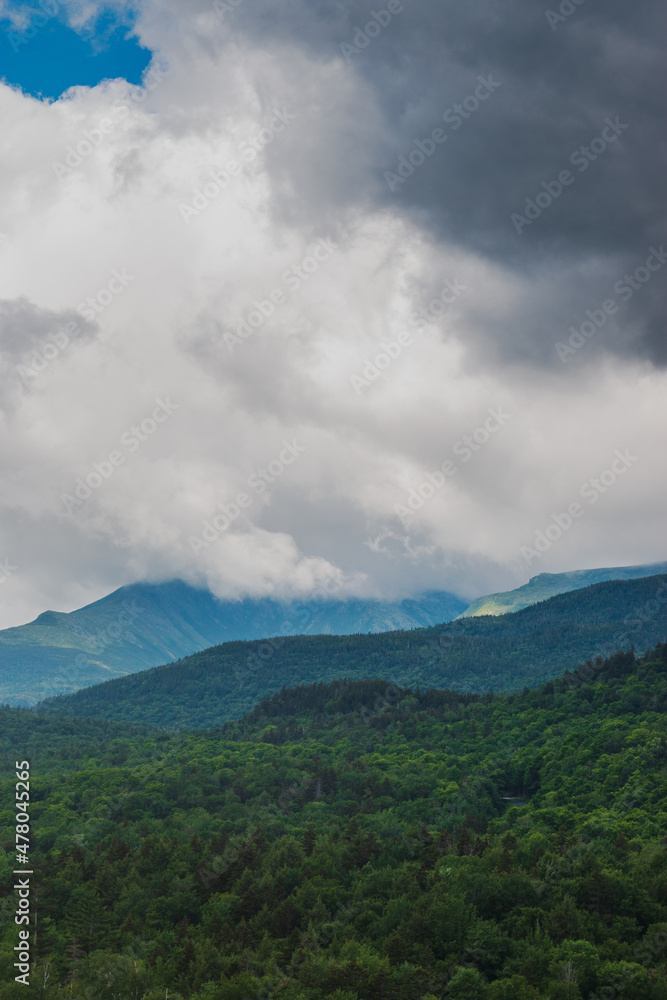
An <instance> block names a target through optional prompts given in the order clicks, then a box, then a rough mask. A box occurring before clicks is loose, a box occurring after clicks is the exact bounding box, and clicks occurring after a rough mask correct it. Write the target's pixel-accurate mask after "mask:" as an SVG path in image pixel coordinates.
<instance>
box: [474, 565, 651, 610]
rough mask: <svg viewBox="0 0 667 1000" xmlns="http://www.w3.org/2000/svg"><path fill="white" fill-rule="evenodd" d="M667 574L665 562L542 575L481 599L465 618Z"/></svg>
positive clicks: (518, 608) (475, 602) (525, 606)
mask: <svg viewBox="0 0 667 1000" xmlns="http://www.w3.org/2000/svg"><path fill="white" fill-rule="evenodd" d="M665 572H667V563H664V562H662V563H653V564H652V565H650V566H615V567H611V568H607V569H576V570H572V571H571V572H569V573H539V574H538V575H537V576H534V577H532V578H531V579H530V580H529V581H528V583H524V585H523V586H522V587H517V588H516V589H515V590H506V591H503V592H502V593H500V594H488V595H487V596H486V597H478V598H477V600H475V601H473V602H472V604H470V605H469V607H468V608H467V609H466V610H465V611H464V612H462V614H461V618H472V617H473V616H474V615H505V614H509V613H510V612H512V611H521V609H522V608H527V607H529V606H530V605H531V604H536V603H537V602H538V601H547V600H549V598H550V597H555V596H556V594H565V593H567V592H568V591H570V590H580V589H581V588H583V587H590V586H592V585H593V584H594V583H604V582H605V581H607V580H636V579H638V578H639V577H642V576H659V575H660V574H663V573H665Z"/></svg>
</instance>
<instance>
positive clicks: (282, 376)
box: [0, 0, 667, 627]
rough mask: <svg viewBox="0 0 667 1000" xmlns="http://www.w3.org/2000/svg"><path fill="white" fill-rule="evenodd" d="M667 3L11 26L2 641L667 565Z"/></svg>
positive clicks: (306, 0) (430, 7)
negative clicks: (86, 615)
mask: <svg viewBox="0 0 667 1000" xmlns="http://www.w3.org/2000/svg"><path fill="white" fill-rule="evenodd" d="M664 25H665V17H664V12H663V11H662V10H661V5H659V4H658V2H657V0H655V2H654V0H639V2H637V3H635V4H633V5H632V6H631V5H628V4H625V3H621V2H620V0H607V2H605V3H604V4H602V3H601V2H600V0H579V2H578V3H575V2H574V0H572V2H570V0H563V2H562V3H561V4H560V5H558V4H556V5H554V6H553V7H551V8H549V7H548V6H542V5H541V4H536V3H535V0H513V2H510V3H507V2H505V3H500V2H496V0H471V2H469V3H466V4H463V3H454V2H451V0H401V2H399V0H378V4H377V5H375V6H372V5H371V6H369V5H368V4H366V3H365V2H361V0H337V2H326V0H228V2H226V0H216V2H215V3H211V2H205V0H187V2H186V0H159V2H158V0H138V2H137V3H135V4H132V5H129V4H125V3H107V4H99V3H97V2H96V0H90V2H85V3H60V4H59V3H56V0H44V4H43V8H42V9H41V10H40V8H39V7H37V6H25V5H20V4H16V3H11V4H9V3H7V2H4V3H2V0H0V33H1V34H3V36H4V37H0V51H2V53H3V58H2V60H1V61H0V67H1V68H0V72H1V73H2V74H4V80H3V82H0V102H1V105H2V107H1V114H2V121H3V129H2V133H1V134H0V144H1V145H2V156H0V172H1V184H0V408H1V410H2V419H1V422H0V449H1V451H2V464H1V466H0V511H1V518H0V578H1V579H0V597H1V605H0V606H1V608H2V611H1V614H0V627H7V626H10V625H16V624H19V623H21V622H24V621H28V620H31V619H32V618H34V617H35V616H36V615H37V614H39V613H40V612H42V611H44V610H45V609H46V608H50V609H55V610H60V611H70V610H73V609H74V608H76V607H79V606H81V605H83V604H86V603H89V602H90V601H93V600H96V599H97V598H99V597H101V596H103V595H104V594H106V593H108V592H110V591H112V590H114V589H115V588H116V587H119V586H122V585H124V584H128V583H132V582H136V581H139V580H145V581H154V582H159V581H163V580H169V579H174V578H181V579H184V580H186V581H188V582H189V583H192V584H195V585H197V586H207V587H210V588H211V589H212V590H213V591H214V592H215V593H216V594H218V595H219V596H221V597H226V598H236V597H242V596H247V595H252V596H268V595H270V596H274V597H279V598H291V597H295V596H308V595H311V594H313V593H314V592H320V591H321V590H325V591H327V592H328V593H331V594H332V596H336V597H345V596H348V595H353V594H354V595H359V596H382V597H387V598H395V597H399V596H406V595H409V594H416V593H419V592H422V591H424V590H430V589H439V590H449V591H453V592H455V593H457V594H459V595H461V596H463V597H466V598H470V599H472V598H474V597H476V596H478V595H480V594H485V593H489V592H492V591H497V590H503V589H508V588H510V587H513V586H518V585H520V584H522V583H524V582H525V581H526V580H527V579H528V578H529V577H532V576H534V575H536V574H537V573H541V572H560V571H564V570H570V569H578V568H590V567H599V566H616V565H633V564H640V563H650V562H656V561H659V560H663V559H665V558H667V552H666V549H665V538H666V537H667V532H666V531H665V504H664V496H665V487H666V485H667V483H666V478H667V477H666V476H665V462H664V455H665V444H666V442H665V437H666V426H667V421H666V420H665V416H666V409H667V394H666V392H665V389H666V387H667V377H666V372H665V365H666V363H667V341H666V339H665V325H664V315H665V313H664V290H665V275H666V274H667V254H666V253H665V251H666V249H667V226H666V225H665V212H664V197H665V194H664V192H665V185H664V169H665V164H664V152H665V149H664V147H665V138H664V137H665V133H664V108H663V104H664V95H665V92H666V88H665V79H664V77H665V69H664V58H663V49H664Z"/></svg>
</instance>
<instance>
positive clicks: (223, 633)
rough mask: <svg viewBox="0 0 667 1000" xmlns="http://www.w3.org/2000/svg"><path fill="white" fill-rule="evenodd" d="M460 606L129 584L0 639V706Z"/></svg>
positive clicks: (397, 624) (437, 615)
mask: <svg viewBox="0 0 667 1000" xmlns="http://www.w3.org/2000/svg"><path fill="white" fill-rule="evenodd" d="M465 607H466V602H465V601H464V600H462V599H461V598H459V597H457V596H456V595H454V594H451V593H449V592H447V591H428V592H426V593H424V594H421V595H419V596H418V597H416V598H406V599H404V600H403V601H397V602H393V603H392V602H388V601H373V600H363V599H359V598H350V599H349V600H347V601H345V600H338V601H335V600H327V601H311V602H304V601H285V602H280V601H277V600H273V599H271V598H261V599H252V598H246V599H244V600H240V601H223V600H220V599H218V598H216V597H215V596H214V595H213V594H212V593H211V592H210V591H206V590H201V589H198V588H195V587H191V586H190V585H188V584H186V583H184V582H183V581H180V580H174V581H169V582H167V583H163V584H141V583H137V584H130V585H129V586H127V587H121V588H119V589H118V590H115V591H114V592H113V593H112V594H108V595H107V596H106V597H103V598H101V599H100V600H99V601H94V602H93V603H92V604H89V605H86V606H85V607H83V608H79V609H77V610H76V611H72V612H69V613H66V612H60V611H44V612H42V613H41V614H40V615H38V617H37V618H36V619H35V620H34V621H33V622H29V623H28V624H26V625H19V626H15V627H14V628H9V629H4V630H3V631H0V702H4V703H10V704H14V705H20V704H22V705H24V706H25V705H28V706H29V705H31V704H35V703H36V702H37V701H39V700H41V699H43V698H45V697H48V696H50V695H55V694H61V693H70V692H71V691H74V690H78V689H79V688H81V687H85V686H87V685H89V684H94V683H99V682H101V681H103V680H106V679H107V678H108V677H109V675H112V676H114V675H115V676H123V675H126V674H130V673H134V672H136V671H138V670H142V669H148V668H150V667H154V666H159V665H160V664H163V663H165V662H167V661H169V660H171V661H175V660H178V659H180V658H182V657H183V656H186V655H189V654H190V653H194V652H196V651H198V650H203V649H207V648H209V647H211V646H214V645H218V644H219V643H221V642H225V641H227V642H228V641H234V640H237V639H238V640H249V639H260V638H262V639H263V638H265V637H266V636H269V635H289V634H300V633H308V632H323V633H334V632H335V633H336V634H341V635H345V634H350V633H355V632H362V631H368V632H374V631H375V632H378V631H387V630H391V629H392V628H407V629H409V628H420V627H423V626H425V625H431V624H436V623H438V622H441V621H449V620H451V619H452V618H454V617H455V616H456V615H457V614H458V613H459V612H460V611H462V610H464V609H465Z"/></svg>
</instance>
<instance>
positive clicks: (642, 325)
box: [223, 0, 667, 365]
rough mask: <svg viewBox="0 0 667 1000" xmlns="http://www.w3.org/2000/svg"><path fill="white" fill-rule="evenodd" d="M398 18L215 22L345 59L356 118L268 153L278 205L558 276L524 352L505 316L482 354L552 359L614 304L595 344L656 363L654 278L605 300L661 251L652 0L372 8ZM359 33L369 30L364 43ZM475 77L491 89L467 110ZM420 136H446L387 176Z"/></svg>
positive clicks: (657, 16)
mask: <svg viewBox="0 0 667 1000" xmlns="http://www.w3.org/2000/svg"><path fill="white" fill-rule="evenodd" d="M397 6H398V5H397V4H396V3H394V4H393V5H388V3H386V2H385V0H378V2H377V3H376V4H367V3H365V2H353V3H328V4H322V3H320V2H316V0H309V2H305V0H300V2H297V0H292V2H287V0H285V2H283V3H275V2H272V3H270V4H269V3H268V0H265V2H264V3H257V2H253V3H252V4H250V3H248V4H242V5H241V6H240V7H238V9H236V10H234V12H233V16H232V15H231V14H230V15H229V16H227V15H225V17H224V18H223V21H224V23H225V24H227V25H228V27H229V30H230V31H231V32H232V33H234V34H239V35H243V34H246V35H247V36H248V37H249V38H250V39H251V40H252V41H253V42H259V43H260V44H262V45H264V44H266V45H267V46H268V45H273V46H276V45H280V44H281V43H282V44H285V45H294V44H296V45H297V46H299V47H301V48H304V49H305V50H306V51H307V52H308V54H309V55H310V56H311V58H315V59H317V60H318V61H323V62H326V61H328V60H330V59H333V58H345V59H347V60H348V61H349V72H350V73H351V74H354V75H355V77H356V80H357V82H358V85H359V89H360V99H359V105H358V109H357V115H356V117H355V118H354V120H348V121H347V122H346V123H345V124H344V125H343V124H342V123H341V122H327V123H324V125H323V128H322V133H321V134H320V136H319V141H317V142H313V144H312V147H311V149H310V150H308V151H305V152H304V150H303V149H302V150H301V153H300V155H299V156H295V155H294V147H293V146H290V144H289V143H285V144H283V145H282V147H281V148H276V149H274V150H271V151H270V152H269V154H268V155H269V161H270V163H271V168H272V171H273V176H274V180H275V183H276V184H277V185H278V186H279V187H280V186H281V185H282V186H283V190H282V197H281V199H280V204H281V206H282V211H283V212H284V213H286V214H289V215H290V216H291V217H292V218H293V217H294V215H295V214H297V215H298V214H299V213H301V215H302V217H303V218H304V219H307V218H312V217H313V216H314V215H318V214H321V213H322V212H323V211H324V210H325V208H328V209H330V210H332V211H335V210H336V209H338V208H354V207H355V206H362V205H363V206H367V205H368V204H373V205H375V206H386V207H389V208H392V209H396V210H399V211H402V212H404V213H406V214H407V215H408V216H409V217H411V218H412V219H413V221H415V222H417V223H418V224H419V225H420V226H422V227H423V228H424V229H426V230H428V231H429V232H430V233H431V234H433V235H435V236H436V238H438V239H440V240H442V241H443V242H447V243H450V244H451V243H454V244H456V245H459V246H461V247H465V248H467V249H471V250H474V251H475V252H477V253H479V254H482V255H485V256H487V257H489V258H490V259H491V260H493V261H496V262H500V263H502V264H503V265H504V266H509V267H511V268H512V269H514V270H515V271H516V272H517V273H518V274H522V275H529V276H532V275H538V274H543V273H544V270H545V269H547V270H550V269H553V270H554V276H555V275H556V274H560V275H565V273H566V272H569V276H568V277H567V280H565V278H563V283H562V284H561V285H560V287H557V288H554V289H552V293H551V298H552V300H553V307H554V308H553V310H552V311H551V314H550V306H549V305H547V307H546V308H545V306H544V304H542V305H541V306H540V308H539V309H536V311H535V312H534V313H532V314H531V313H530V312H529V311H528V312H526V311H524V314H523V315H522V317H521V320H522V323H523V324H524V326H523V328H524V330H526V331H530V335H529V337H528V339H527V340H526V338H525V337H522V338H519V343H517V337H516V333H515V331H516V317H512V318H511V319H508V323H507V324H506V326H504V325H503V323H502V322H501V321H499V322H498V323H497V324H496V330H495V332H494V344H493V347H494V348H495V351H492V353H499V354H500V355H501V356H504V357H506V358H509V359H512V360H518V359H521V360H524V361H528V362H543V361H547V362H554V363H555V364H556V365H559V364H560V361H559V360H558V357H557V356H556V353H555V350H554V343H555V342H556V341H557V340H561V339H562V335H563V333H564V332H565V331H567V330H568V327H569V325H570V324H571V323H575V324H576V327H577V328H578V327H579V325H580V324H581V322H584V321H585V320H586V310H587V309H590V310H592V311H594V310H595V309H596V308H597V305H598V303H599V302H602V301H604V300H605V299H609V298H614V299H616V300H617V303H618V305H619V310H620V307H621V306H622V308H623V311H622V313H620V311H619V316H618V318H617V320H615V321H614V323H613V324H612V323H609V324H608V331H607V332H608V335H607V336H606V338H605V346H606V348H607V349H608V350H611V351H614V352H618V353H626V352H627V353H629V354H632V355H639V356H644V357H648V358H650V359H651V360H653V361H654V362H655V363H665V362H666V361H667V349H666V346H665V336H664V323H663V321H662V318H661V309H662V307H663V302H664V289H665V281H664V278H665V274H666V273H667V269H665V270H662V271H661V272H660V273H657V274H654V275H653V276H652V278H651V283H650V286H649V287H648V288H646V289H643V290H641V294H639V291H640V289H637V290H636V291H637V292H638V294H636V295H633V296H632V297H631V300H628V301H627V303H626V302H625V301H624V300H623V299H619V297H618V294H617V293H616V294H615V293H614V292H613V286H614V284H615V283H616V282H617V281H619V280H620V279H622V278H623V276H624V275H625V274H630V275H632V274H633V273H634V271H635V270H636V268H637V267H640V266H641V265H643V263H644V261H645V259H646V257H647V256H648V254H649V251H650V248H651V247H655V248H657V249H659V248H660V245H661V242H662V240H664V239H667V225H666V224H665V193H664V192H665V185H664V169H665V163H664V159H665V157H664V152H665V148H664V146H665V144H664V140H663V138H662V134H663V133H662V123H663V122H664V95H665V82H666V81H665V70H664V55H663V53H664V34H665V32H664V24H665V14H664V9H663V8H662V5H660V4H658V3H657V2H654V0H640V2H639V3H637V4H634V5H632V6H629V5H627V4H623V3H620V2H612V3H605V4H604V5H603V4H601V3H600V2H598V0H583V3H579V4H576V5H575V4H574V3H573V2H570V0H565V2H564V3H560V4H559V3H553V4H552V5H551V6H550V5H549V4H548V3H544V4H542V3H537V4H536V3H535V2H534V0H516V2H512V3H499V2H494V0H477V2H475V3H469V4H463V3H453V2H447V0H444V2H443V0H415V2H411V0H404V2H403V3H402V4H401V6H402V11H401V12H397V13H394V14H392V15H391V19H390V20H389V19H388V16H387V14H386V13H385V14H383V13H382V12H383V11H387V12H388V13H389V11H388V7H390V8H391V9H394V10H396V9H397ZM560 10H562V11H563V12H564V13H559V11H560ZM373 11H375V12H376V13H377V14H378V17H376V18H374V17H373V14H372V12H373ZM548 11H551V12H552V14H550V15H549V16H547V12H548ZM568 12H571V13H568ZM379 22H383V23H384V26H381V25H380V23H379ZM369 23H373V24H377V25H378V27H377V28H375V27H373V28H372V30H371V31H369V32H368V33H366V31H365V26H366V25H367V24H369ZM360 32H361V33H360ZM370 34H375V35H376V37H372V38H370V37H369V35H370ZM345 45H347V46H348V47H347V48H341V46H345ZM480 77H482V78H483V79H486V80H490V81H493V82H492V83H491V89H492V91H493V92H492V93H490V94H488V95H487V97H486V99H483V100H482V101H480V102H479V107H478V108H476V109H475V104H476V100H475V99H474V97H473V96H472V95H474V94H475V91H476V88H478V87H479V78H480ZM498 84H500V85H499V86H498ZM478 93H479V91H478ZM369 94H370V95H372V101H373V111H374V112H376V111H379V114H380V125H379V127H370V121H369V127H368V128H367V129H366V131H365V132H363V120H364V116H367V117H370V116H369V104H368V96H367V95H369ZM466 98H471V99H470V100H469V101H468V103H467V105H466V106H465V107H464V108H463V114H461V109H460V108H459V109H458V116H457V110H456V109H455V105H456V104H459V105H461V104H462V103H463V102H464V101H465V99H466ZM466 107H467V108H469V109H470V108H472V109H473V110H472V111H470V113H468V112H466V110H465V108H466ZM448 109H449V110H450V111H451V113H450V116H449V119H448V120H447V121H445V122H444V123H443V114H445V113H446V112H447V111H448ZM466 114H468V117H466ZM457 123H458V124H457ZM436 128H442V129H443V130H444V132H445V134H446V140H445V141H444V142H443V143H442V144H439V145H437V146H436V148H435V151H434V152H433V153H432V155H427V156H426V158H425V162H424V163H423V165H420V166H417V167H416V168H415V169H414V171H413V173H412V174H410V175H409V176H405V177H400V172H399V170H398V167H399V164H401V163H402V164H403V168H402V172H403V174H409V171H410V167H409V166H407V167H406V166H405V159H403V160H401V157H404V158H409V157H410V154H411V153H413V151H414V150H415V149H416V148H417V145H416V144H417V140H419V142H420V143H421V144H422V149H424V148H425V147H424V143H426V149H427V150H428V149H430V148H431V147H432V146H433V145H434V144H433V142H432V140H430V139H429V137H430V136H431V135H432V133H433V130H434V129H436ZM346 133H347V134H348V135H349V134H351V135H353V136H354V140H355V141H354V142H346V141H345V137H346ZM360 133H361V137H360ZM297 137H298V131H297V130H295V132H294V141H295V142H296V141H297ZM582 147H583V148H582ZM420 159H421V157H420V155H419V153H414V154H413V157H412V160H413V162H414V163H417V162H418V161H419V160H420ZM562 171H569V177H568V181H567V183H566V184H564V185H563V184H561V182H560V181H559V180H558V177H559V174H561V172H562ZM390 174H393V175H394V177H399V180H398V181H396V180H394V181H392V180H391V178H390V176H389V175H390ZM545 185H547V186H548V187H547V188H545ZM390 187H393V190H390ZM559 187H560V192H559ZM527 200H528V202H529V204H528V205H527ZM550 200H551V204H549V201H550ZM531 202H532V204H533V205H535V204H536V205H537V210H536V209H535V208H534V207H532V206H531V204H530V203H531ZM323 206H324V207H325V208H323ZM538 212H539V214H538ZM531 213H532V216H533V218H532V219H531V218H529V216H530V215H531ZM522 219H523V220H526V221H525V222H523V221H521V220H522ZM487 339H488V338H487ZM481 346H482V345H481V344H480V345H479V347H480V348H481Z"/></svg>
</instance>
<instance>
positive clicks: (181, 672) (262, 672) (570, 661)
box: [40, 576, 667, 729]
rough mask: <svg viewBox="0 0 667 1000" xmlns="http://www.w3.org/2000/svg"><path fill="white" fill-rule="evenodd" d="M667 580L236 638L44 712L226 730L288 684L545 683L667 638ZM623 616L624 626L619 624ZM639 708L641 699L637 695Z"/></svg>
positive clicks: (462, 687) (511, 686)
mask: <svg viewBox="0 0 667 1000" xmlns="http://www.w3.org/2000/svg"><path fill="white" fill-rule="evenodd" d="M665 585H667V576H655V577H647V578H644V579H640V580H629V581H613V582H610V583H600V584H596V585H595V586H592V587H587V588H586V589H584V590H578V591H574V592H572V593H567V594H561V595H560V596H557V597H553V598H551V600H548V601H543V602H542V603H540V604H536V605H534V606H532V607H529V608H526V609H524V610H523V611H519V612H517V613H516V614H509V615H503V616H501V617H497V618H493V617H480V618H464V619H459V620H457V621H454V622H450V623H448V624H447V625H440V626H437V627H436V628H430V629H415V630H414V631H411V632H387V633H382V634H379V635H354V636H343V635H335V636H331V635H326V636H323V635H320V636H292V637H290V638H279V639H270V640H267V641H265V642H228V643H225V644H224V645H222V646H215V647H213V648H212V649H208V650H205V651H204V652H202V653H196V654H195V655H194V656H189V657H187V658H186V659H184V660H181V661H179V662H177V663H175V664H169V665H167V666H163V667H157V668H156V669H153V670H148V671H143V672H142V673H138V674H133V675H132V676H129V677H124V678H122V679H119V680H112V681H108V682H107V683H106V684H99V685H96V686H95V687H92V688H84V689H83V690H81V691H78V692H77V693H76V694H74V695H70V696H67V697H61V698H54V699H51V700H49V701H46V702H42V703H41V705H40V710H42V711H44V712H56V713H59V714H67V715H78V716H87V717H91V718H92V717H99V718H108V719H117V720H124V721H127V722H134V723H149V724H151V725H155V726H164V727H167V728H170V729H180V728H183V729H197V728H204V727H207V726H214V725H220V724H221V723H223V722H225V721H228V720H230V719H236V718H239V717H241V716H243V715H245V714H246V713H247V712H249V711H250V710H251V709H252V708H253V707H254V706H255V705H256V704H257V703H258V702H259V701H260V700H261V698H263V697H265V696H266V695H267V694H272V693H277V692H279V691H280V690H281V689H282V688H286V687H287V688H292V687H295V686H297V685H304V684H312V683H313V682H315V681H319V682H323V683H326V684H328V683H330V682H332V681H334V680H337V679H341V678H345V679H347V680H359V681H364V680H372V679H377V678H379V677H381V678H383V679H384V680H385V681H390V682H392V683H394V684H397V685H400V686H402V687H413V688H419V689H421V690H424V689H426V688H436V689H440V690H442V689H443V688H452V689H454V690H457V691H460V692H463V693H468V694H469V693H473V692H479V693H482V692H489V691H520V690H521V689H522V688H523V687H524V686H529V687H535V686H537V685H539V684H541V683H543V682H545V681H547V680H549V678H553V677H557V676H559V675H561V674H562V673H563V671H564V670H575V669H576V668H577V667H578V665H579V664H580V663H582V662H583V661H585V660H587V659H589V658H594V657H596V656H598V655H601V656H607V655H610V654H611V653H613V652H615V651H616V650H618V649H620V648H625V649H628V648H630V646H632V645H634V647H635V649H636V650H638V651H644V650H646V649H648V648H650V647H651V646H653V645H655V644H657V643H659V642H664V641H665V640H667V602H665V601H663V600H658V599H657V598H656V594H660V593H662V591H661V589H660V588H661V587H663V588H664V586H665ZM619 623H622V624H619ZM626 697H627V698H628V699H629V702H628V707H629V708H631V707H632V699H633V698H635V697H636V695H635V694H634V692H632V691H629V692H628V693H627V695H626Z"/></svg>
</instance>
